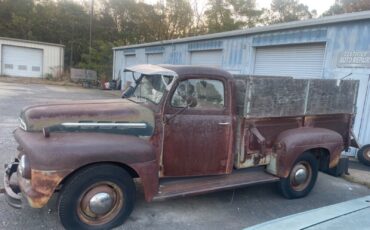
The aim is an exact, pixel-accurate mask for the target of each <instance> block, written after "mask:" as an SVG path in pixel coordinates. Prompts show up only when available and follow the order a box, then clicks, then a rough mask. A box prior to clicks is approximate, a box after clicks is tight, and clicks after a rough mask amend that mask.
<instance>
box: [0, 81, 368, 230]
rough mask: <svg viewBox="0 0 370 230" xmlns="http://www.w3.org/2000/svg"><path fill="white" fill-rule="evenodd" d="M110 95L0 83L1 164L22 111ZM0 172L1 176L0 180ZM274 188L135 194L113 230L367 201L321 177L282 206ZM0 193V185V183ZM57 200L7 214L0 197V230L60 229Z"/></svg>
mask: <svg viewBox="0 0 370 230" xmlns="http://www.w3.org/2000/svg"><path fill="white" fill-rule="evenodd" d="M113 97H115V96H113V95H112V94H111V93H110V92H107V91H100V90H89V89H80V88H73V87H61V86H47V85H32V84H16V83H2V82H0V164H1V165H2V164H4V163H6V162H8V161H9V160H10V159H11V158H12V157H13V155H14V153H15V150H16V143H15V141H14V140H13V137H12V130H13V129H14V128H16V127H17V126H18V123H17V117H18V114H19V111H20V109H21V108H22V107H24V106H27V105H32V104H38V103H54V102H61V101H69V100H76V99H99V98H113ZM3 171H4V170H3V168H1V170H0V173H1V175H2V174H3ZM275 187H276V186H275V184H266V185H258V186H253V187H249V188H242V189H236V190H229V191H223V192H217V193H212V194H208V195H202V196H197V197H187V198H182V199H174V200H168V201H163V202H154V203H149V204H148V203H146V202H145V201H144V199H143V194H142V190H141V189H140V187H139V188H138V195H137V203H136V208H135V210H134V212H133V213H132V215H131V217H130V218H129V220H128V221H127V222H126V223H125V224H124V225H123V226H121V227H119V228H118V229H161V230H162V229H177V230H181V229H242V228H244V227H247V226H251V225H254V224H258V223H261V222H264V221H267V220H271V219H274V218H278V217H283V216H286V215H290V214H294V213H297V212H302V211H306V210H310V209H314V208H319V207H322V206H325V205H329V204H334V203H339V202H342V201H346V200H350V199H354V198H358V197H362V196H366V195H369V194H370V190H369V189H368V188H366V187H365V186H362V185H358V184H354V183H350V182H347V181H345V180H343V179H341V178H334V177H331V176H328V175H326V174H320V175H319V179H318V181H317V184H316V187H315V188H314V190H313V191H312V193H311V194H310V195H309V196H308V197H306V198H303V199H298V200H286V199H284V198H282V197H281V196H280V195H279V194H278V193H277V191H276V188H275ZM0 188H2V181H1V183H0ZM56 198H57V196H54V197H53V199H52V200H51V202H50V203H49V205H48V206H47V207H45V208H43V209H31V208H28V207H25V208H24V209H22V210H15V209H13V208H10V207H9V206H8V205H7V204H6V202H5V197H4V195H3V194H0V229H62V227H61V225H60V224H59V221H58V215H57V208H56V202H57V199H56Z"/></svg>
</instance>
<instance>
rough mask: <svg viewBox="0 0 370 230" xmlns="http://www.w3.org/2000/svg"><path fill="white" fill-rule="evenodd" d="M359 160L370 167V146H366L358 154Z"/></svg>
mask: <svg viewBox="0 0 370 230" xmlns="http://www.w3.org/2000/svg"><path fill="white" fill-rule="evenodd" d="M357 158H358V160H359V161H360V162H361V163H362V164H364V165H367V166H370V145H364V146H362V148H360V149H359V150H358V152H357Z"/></svg>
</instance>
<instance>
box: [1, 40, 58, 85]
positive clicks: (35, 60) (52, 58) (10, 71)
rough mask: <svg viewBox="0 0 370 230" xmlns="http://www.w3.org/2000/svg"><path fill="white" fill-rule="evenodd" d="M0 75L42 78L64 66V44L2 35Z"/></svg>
mask: <svg viewBox="0 0 370 230" xmlns="http://www.w3.org/2000/svg"><path fill="white" fill-rule="evenodd" d="M0 54H1V55H0V63H1V65H0V75H2V76H13V77H33V78H41V77H45V76H47V75H52V76H56V75H57V74H59V73H61V72H62V71H63V68H64V46H63V45H59V44H51V43H45V42H37V41H28V40H20V39H13V38H2V37H0Z"/></svg>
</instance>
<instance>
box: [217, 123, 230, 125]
mask: <svg viewBox="0 0 370 230" xmlns="http://www.w3.org/2000/svg"><path fill="white" fill-rule="evenodd" d="M218 124H219V125H230V122H220V123H218Z"/></svg>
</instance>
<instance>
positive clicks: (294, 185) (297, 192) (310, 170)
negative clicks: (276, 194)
mask: <svg viewBox="0 0 370 230" xmlns="http://www.w3.org/2000/svg"><path fill="white" fill-rule="evenodd" d="M318 167H319V166H318V161H317V159H316V158H315V157H314V156H313V155H312V154H310V153H309V152H305V153H303V154H302V155H301V156H300V157H299V158H298V159H297V160H296V161H295V163H294V165H293V167H292V169H291V171H290V173H289V176H288V177H287V178H281V180H280V182H279V189H280V191H281V193H282V194H283V196H284V197H286V198H288V199H296V198H301V197H305V196H307V195H308V194H309V193H310V192H311V190H312V188H313V187H314V185H315V183H316V179H317V174H318V170H319V168H318Z"/></svg>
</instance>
